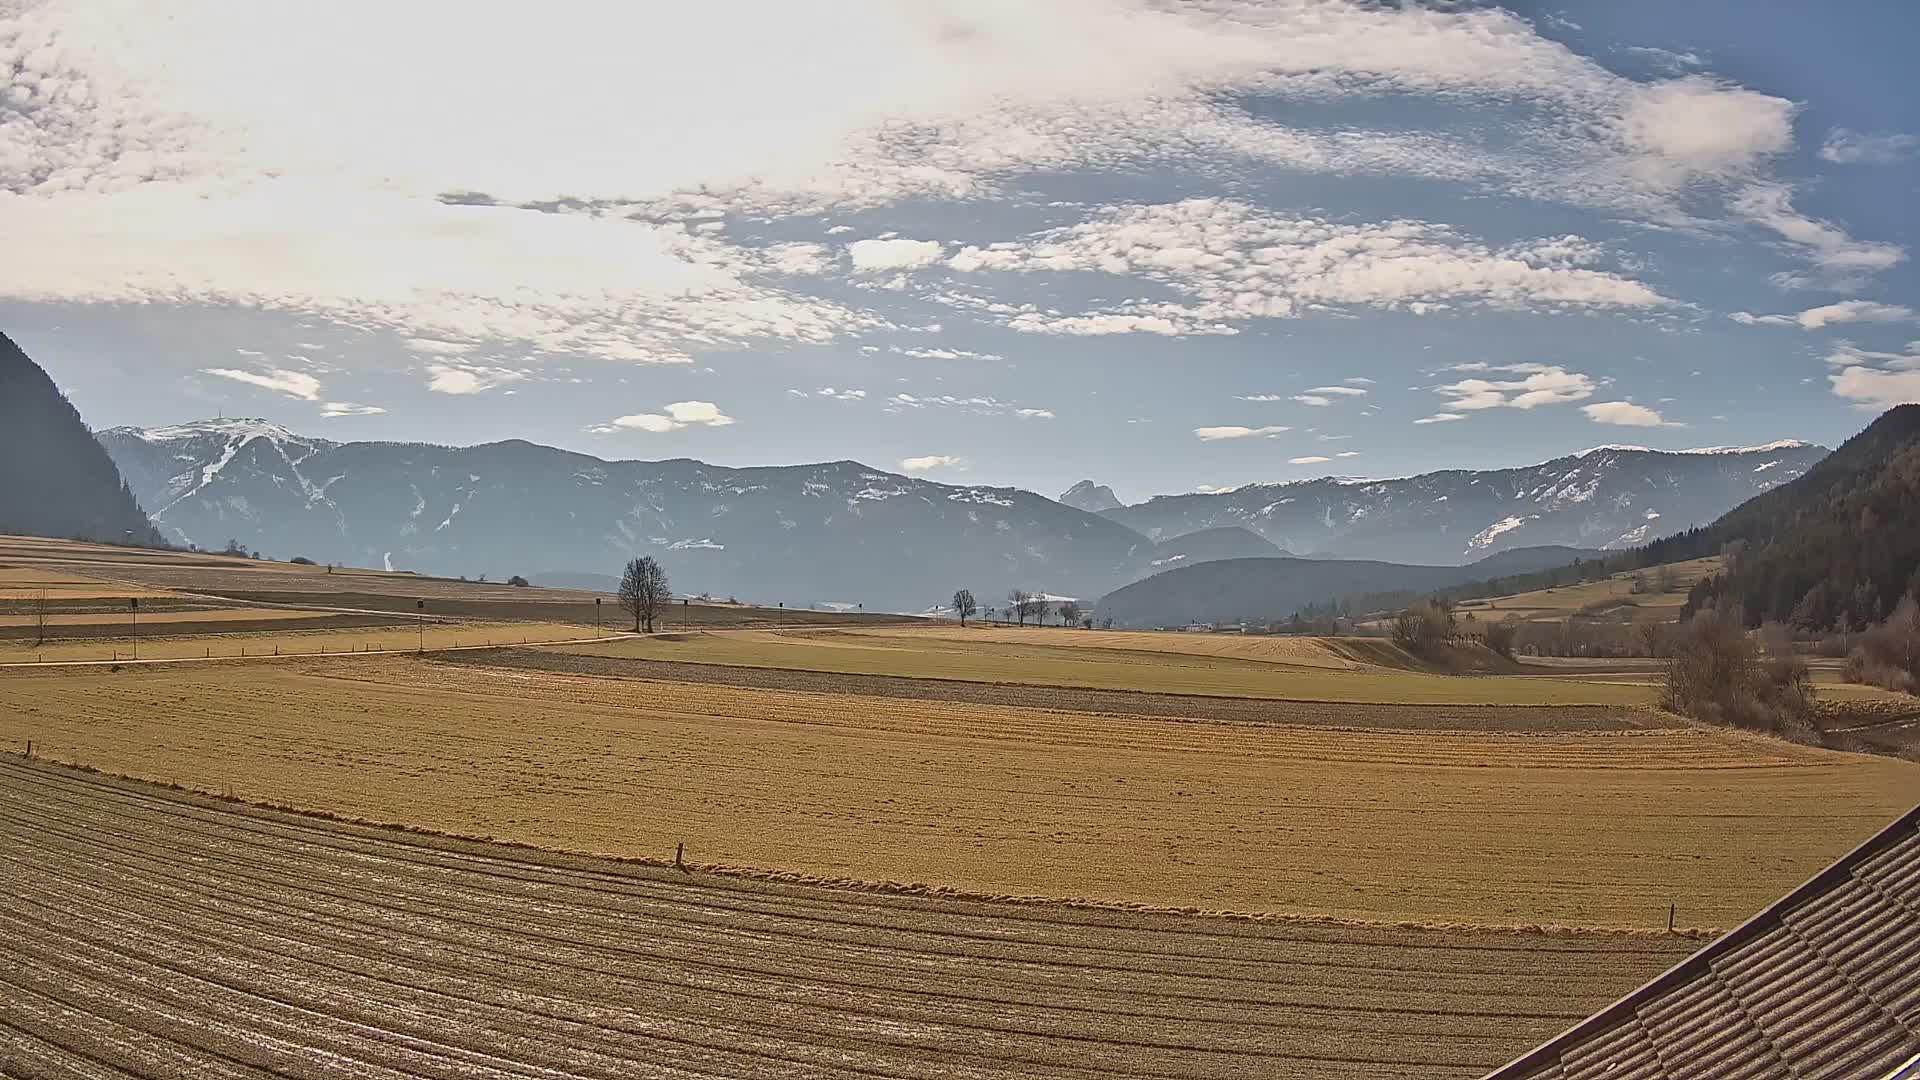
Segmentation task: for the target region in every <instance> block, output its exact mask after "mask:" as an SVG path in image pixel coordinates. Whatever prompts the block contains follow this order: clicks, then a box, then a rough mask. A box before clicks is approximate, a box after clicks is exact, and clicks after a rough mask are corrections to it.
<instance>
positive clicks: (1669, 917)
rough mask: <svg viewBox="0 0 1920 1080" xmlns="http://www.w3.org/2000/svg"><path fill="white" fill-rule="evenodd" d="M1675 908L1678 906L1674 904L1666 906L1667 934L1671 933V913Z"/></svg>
mask: <svg viewBox="0 0 1920 1080" xmlns="http://www.w3.org/2000/svg"><path fill="white" fill-rule="evenodd" d="M1677 906H1678V905H1675V904H1668V905H1667V933H1669V934H1671V933H1673V913H1674V910H1675V908H1676V907H1677Z"/></svg>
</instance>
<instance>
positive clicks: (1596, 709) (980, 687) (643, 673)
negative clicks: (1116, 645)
mask: <svg viewBox="0 0 1920 1080" xmlns="http://www.w3.org/2000/svg"><path fill="white" fill-rule="evenodd" d="M447 662H448V663H458V664H472V665H478V666H489V667H504V668H518V669H521V670H528V671H552V672H565V673H569V674H576V675H602V676H612V677H616V678H630V679H667V680H672V681H675V682H688V683H704V684H707V685H712V686H737V687H753V688H760V689H767V690H801V691H806V692H809V693H820V694H858V695H861V696H869V697H887V698H901V699H906V700H911V701H951V702H961V703H965V704H971V705H999V706H1005V707H1008V708H1019V709H1072V710H1075V711H1077V712H1094V713H1111V714H1114V715H1118V716H1162V717H1174V718H1177V719H1183V720H1228V721H1235V722H1240V723H1252V724H1261V723H1285V724H1318V725H1325V726H1328V727H1356V728H1371V729H1378V730H1437V729H1463V730H1472V731H1626V730H1630V729H1633V728H1638V727H1664V726H1668V725H1669V724H1670V723H1671V721H1669V720H1666V719H1663V718H1662V717H1661V714H1658V713H1655V712H1653V711H1652V710H1650V709H1634V708H1630V707H1621V706H1615V705H1517V706H1487V705H1415V706H1409V705H1370V704H1362V703H1356V702H1331V701H1285V700H1281V699H1278V698H1272V699H1268V698H1235V697H1219V696H1214V695H1206V694H1155V693H1151V692H1148V691H1142V690H1092V689H1086V688H1083V687H1049V686H1032V685H1022V684H1018V683H988V682H973V681H965V680H960V679H912V678H904V677H901V676H896V675H849V674H843V673H840V672H830V671H803V670H798V669H791V668H755V667H741V666H737V665H733V664H695V663H688V662H685V661H679V660H638V659H628V658H624V657H610V656H582V655H580V654H578V653H567V652H556V651H551V650H546V649H501V650H499V651H496V652H479V653H471V654H467V655H466V656H463V657H457V658H456V657H449V658H447Z"/></svg>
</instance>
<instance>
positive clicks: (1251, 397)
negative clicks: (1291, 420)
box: [1233, 394, 1287, 403]
mask: <svg viewBox="0 0 1920 1080" xmlns="http://www.w3.org/2000/svg"><path fill="white" fill-rule="evenodd" d="M1233 396H1234V397H1235V398H1236V399H1238V400H1240V401H1255V402H1261V403H1266V402H1270V401H1285V400H1287V395H1285V394H1235V395H1233Z"/></svg>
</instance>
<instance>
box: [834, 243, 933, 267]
mask: <svg viewBox="0 0 1920 1080" xmlns="http://www.w3.org/2000/svg"><path fill="white" fill-rule="evenodd" d="M945 250H946V249H945V248H944V247H943V246H942V245H941V244H940V242H939V241H938V240H900V239H894V240H855V241H854V242H853V243H851V244H848V245H847V255H848V257H850V258H851V259H852V260H853V268H854V269H855V270H860V271H867V272H871V271H875V270H913V269H917V268H919V267H922V266H931V265H932V264H934V263H936V262H939V261H940V256H941V255H942V254H943V253H944V252H945Z"/></svg>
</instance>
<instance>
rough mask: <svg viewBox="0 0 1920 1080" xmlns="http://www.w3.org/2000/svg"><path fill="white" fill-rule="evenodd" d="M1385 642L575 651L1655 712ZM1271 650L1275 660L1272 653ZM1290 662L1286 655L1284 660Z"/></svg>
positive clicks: (1122, 637) (1122, 638)
mask: <svg viewBox="0 0 1920 1080" xmlns="http://www.w3.org/2000/svg"><path fill="white" fill-rule="evenodd" d="M1362 648H1374V649H1376V650H1378V654H1379V655H1382V656H1384V653H1385V651H1386V649H1387V648H1388V647H1387V646H1386V643H1384V642H1380V641H1377V640H1373V639H1361V640H1358V641H1351V642H1350V641H1347V640H1345V639H1334V640H1332V641H1319V640H1316V639H1302V638H1260V637H1241V636H1237V635H1204V634H1177V633H1109V632H1107V631H1084V630H1064V629H1047V628H1034V629H1028V630H1025V631H1021V630H1012V631H1006V630H1001V629H998V628H981V629H980V630H979V631H978V633H977V636H976V631H975V630H974V629H973V628H969V629H968V630H966V631H961V630H959V629H958V628H957V627H953V628H950V629H949V628H944V627H933V628H928V629H891V628H875V629H865V628H862V629H858V630H834V631H812V630H807V631H790V632H753V633H707V634H702V633H695V634H666V635H657V636H655V637H652V638H627V639H621V640H617V641H608V642H596V643H587V644H583V645H576V646H567V647H566V649H567V651H570V652H573V653H577V654H579V655H586V656H605V657H613V658H628V659H639V660H664V661H680V662H690V663H701V664H727V665H735V666H741V667H766V668H789V669H793V670H802V671H825V672H837V673H840V674H847V675H891V676H899V677H905V678H914V679H957V680H962V681H970V682H988V683H1028V684H1034V685H1041V686H1062V687H1084V688H1087V689H1100V690H1137V691H1143V692H1150V693H1168V694H1205V695H1213V696H1221V697H1249V698H1268V699H1276V700H1285V701H1327V702H1376V703H1383V704H1398V705H1462V704H1464V705H1622V706H1624V705H1645V704H1650V703H1651V702H1652V701H1653V698H1654V694H1653V691H1652V690H1651V689H1650V688H1649V687H1648V686H1645V685H1637V684H1634V683H1619V682H1612V681H1607V680H1595V681H1586V680H1583V679H1581V678H1580V677H1579V676H1578V675H1577V674H1567V675H1564V676H1553V677H1537V676H1518V675H1484V676H1460V675H1438V674H1431V673H1427V672H1421V671H1408V670H1402V669H1399V668H1394V667H1387V666H1382V665H1379V664H1374V663H1366V662H1362V661H1360V660H1357V659H1355V657H1356V656H1364V655H1366V654H1365V653H1363V652H1361V651H1360V650H1361V649H1362ZM1263 653H1264V655H1263ZM1283 657H1285V659H1283Z"/></svg>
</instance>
